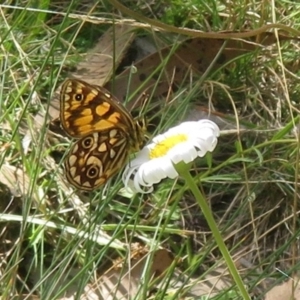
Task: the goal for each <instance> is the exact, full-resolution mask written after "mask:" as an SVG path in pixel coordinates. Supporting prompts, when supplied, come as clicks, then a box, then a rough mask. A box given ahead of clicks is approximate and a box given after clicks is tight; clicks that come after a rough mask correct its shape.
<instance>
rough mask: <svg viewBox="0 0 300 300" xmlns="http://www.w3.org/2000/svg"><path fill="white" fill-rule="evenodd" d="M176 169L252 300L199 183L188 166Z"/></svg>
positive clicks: (236, 276)
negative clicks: (195, 180)
mask: <svg viewBox="0 0 300 300" xmlns="http://www.w3.org/2000/svg"><path fill="white" fill-rule="evenodd" d="M176 169H177V171H178V172H179V173H180V175H181V176H182V177H183V178H184V179H185V180H186V182H187V184H188V186H189V188H190V189H191V191H192V193H193V194H194V196H195V198H196V200H197V202H198V204H199V206H200V208H201V210H202V212H203V214H204V217H205V219H206V221H207V223H208V225H209V228H210V229H211V231H212V234H213V236H214V238H215V240H216V242H217V244H218V247H219V249H220V251H221V253H222V255H223V257H224V259H225V261H226V264H227V267H228V269H229V272H230V274H231V276H232V277H233V279H234V281H235V283H236V285H237V286H238V288H239V290H240V292H241V295H242V296H243V299H245V300H250V299H251V298H250V296H249V294H248V292H247V290H246V288H245V286H244V284H243V281H242V279H241V277H240V275H239V273H238V271H237V269H236V267H235V265H234V262H233V260H232V258H231V256H230V254H229V251H228V249H227V247H226V245H225V243H224V241H223V239H222V236H221V234H220V232H219V230H218V227H217V224H216V222H215V220H214V217H213V215H212V213H211V210H210V208H209V206H208V204H207V202H206V200H205V198H204V197H203V196H202V194H201V192H200V191H199V189H198V187H197V185H196V184H195V182H194V180H193V177H192V176H191V173H190V172H189V170H188V169H187V168H182V167H179V168H176Z"/></svg>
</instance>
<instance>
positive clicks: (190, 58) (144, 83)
mask: <svg viewBox="0 0 300 300" xmlns="http://www.w3.org/2000/svg"><path fill="white" fill-rule="evenodd" d="M286 39H287V37H284V36H283V37H282V40H286ZM255 40H258V41H259V42H260V44H258V43H256V42H255ZM275 42H276V37H275V35H274V34H270V33H266V34H261V35H260V36H259V37H255V38H254V39H252V40H248V41H247V40H227V41H225V40H222V39H218V40H217V39H209V38H192V39H187V40H185V41H183V42H181V43H179V44H178V45H177V47H175V45H171V46H168V47H165V48H163V49H161V50H158V51H157V52H155V53H153V54H151V55H149V56H147V57H145V58H144V59H142V60H140V61H138V62H136V63H135V64H134V67H135V70H136V71H135V72H132V70H131V68H128V69H126V70H125V71H124V72H122V73H121V74H119V75H118V76H116V77H115V78H113V79H112V80H111V81H109V82H108V83H107V84H106V85H105V86H104V87H105V88H106V89H108V90H109V91H111V92H112V94H114V95H115V96H116V97H117V98H118V99H120V100H121V101H122V100H124V99H125V98H126V95H132V94H133V93H135V92H136V91H138V90H140V92H139V93H137V95H136V97H135V98H134V99H135V100H136V98H137V97H138V95H140V93H141V92H142V91H145V90H147V89H148V90H147V93H149V94H151V95H153V96H154V97H158V96H166V95H167V93H168V91H169V89H170V87H171V88H172V87H173V88H175V89H176V86H177V87H178V86H181V85H182V84H183V83H184V82H188V81H189V80H191V77H194V78H196V79H198V78H200V77H201V75H203V74H204V72H205V71H206V70H207V69H208V68H209V67H210V66H211V65H212V64H213V65H212V70H215V69H218V68H220V67H222V66H224V65H226V64H228V63H229V62H231V61H233V60H234V59H235V58H237V57H239V56H241V55H243V54H247V53H250V52H252V51H255V50H259V49H262V48H263V47H264V46H266V45H270V44H272V43H275ZM222 47H224V49H223V50H222V52H221V54H219V52H220V50H221V49H222ZM218 55H219V56H218ZM216 58H217V59H216ZM215 59H216V61H214V60H215ZM190 74H191V76H190Z"/></svg>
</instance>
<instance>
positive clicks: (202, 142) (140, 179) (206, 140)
mask: <svg viewBox="0 0 300 300" xmlns="http://www.w3.org/2000/svg"><path fill="white" fill-rule="evenodd" d="M219 134H220V130H219V128H218V126H217V125H216V124H215V123H214V122H212V121H210V120H200V121H195V122H184V123H181V124H180V125H179V126H176V127H173V128H171V129H169V130H168V131H167V132H165V133H164V134H160V135H158V136H156V137H155V138H153V140H152V143H151V144H149V145H147V146H145V147H144V148H143V149H142V150H141V151H140V152H139V153H137V155H136V157H135V158H134V159H133V160H131V161H130V163H129V164H128V165H127V166H126V168H125V170H124V173H123V176H122V180H123V182H124V185H125V187H126V189H127V190H131V191H132V192H139V193H150V192H151V191H153V184H155V183H158V182H160V181H161V180H162V179H164V178H166V177H169V178H171V179H174V178H176V177H177V176H178V173H177V171H176V164H178V163H180V162H184V163H186V164H187V163H189V162H191V161H193V160H194V159H195V158H197V157H198V156H199V157H203V156H204V155H205V154H206V152H207V151H210V152H211V151H213V150H214V149H215V147H216V145H217V142H218V139H217V138H218V136H219ZM143 188H144V189H143ZM145 188H146V190H145Z"/></svg>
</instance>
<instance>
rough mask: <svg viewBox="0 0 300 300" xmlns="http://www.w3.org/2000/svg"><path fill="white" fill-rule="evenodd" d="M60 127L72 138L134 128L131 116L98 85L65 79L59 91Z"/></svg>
mask: <svg viewBox="0 0 300 300" xmlns="http://www.w3.org/2000/svg"><path fill="white" fill-rule="evenodd" d="M60 95H61V96H60V97H61V100H60V105H61V108H60V119H61V124H62V126H63V128H64V130H65V131H66V133H67V134H69V135H70V136H72V137H75V138H80V137H83V136H85V135H87V134H90V133H92V132H95V131H102V130H107V129H109V128H114V127H118V128H122V129H123V130H124V131H126V129H127V130H132V129H133V122H132V118H131V115H130V113H129V112H128V111H127V110H126V109H125V107H123V106H122V105H121V104H120V103H119V102H118V100H117V99H116V98H114V97H113V96H112V95H111V94H110V93H109V92H108V91H107V90H105V89H104V88H102V87H100V86H93V85H90V84H88V83H86V82H84V81H81V80H77V79H67V80H66V81H65V82H64V83H63V85H62V89H61V94H60Z"/></svg>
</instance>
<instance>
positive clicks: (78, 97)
mask: <svg viewBox="0 0 300 300" xmlns="http://www.w3.org/2000/svg"><path fill="white" fill-rule="evenodd" d="M74 99H75V100H76V101H82V100H83V99H84V97H83V94H76V95H75V96H74Z"/></svg>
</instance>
